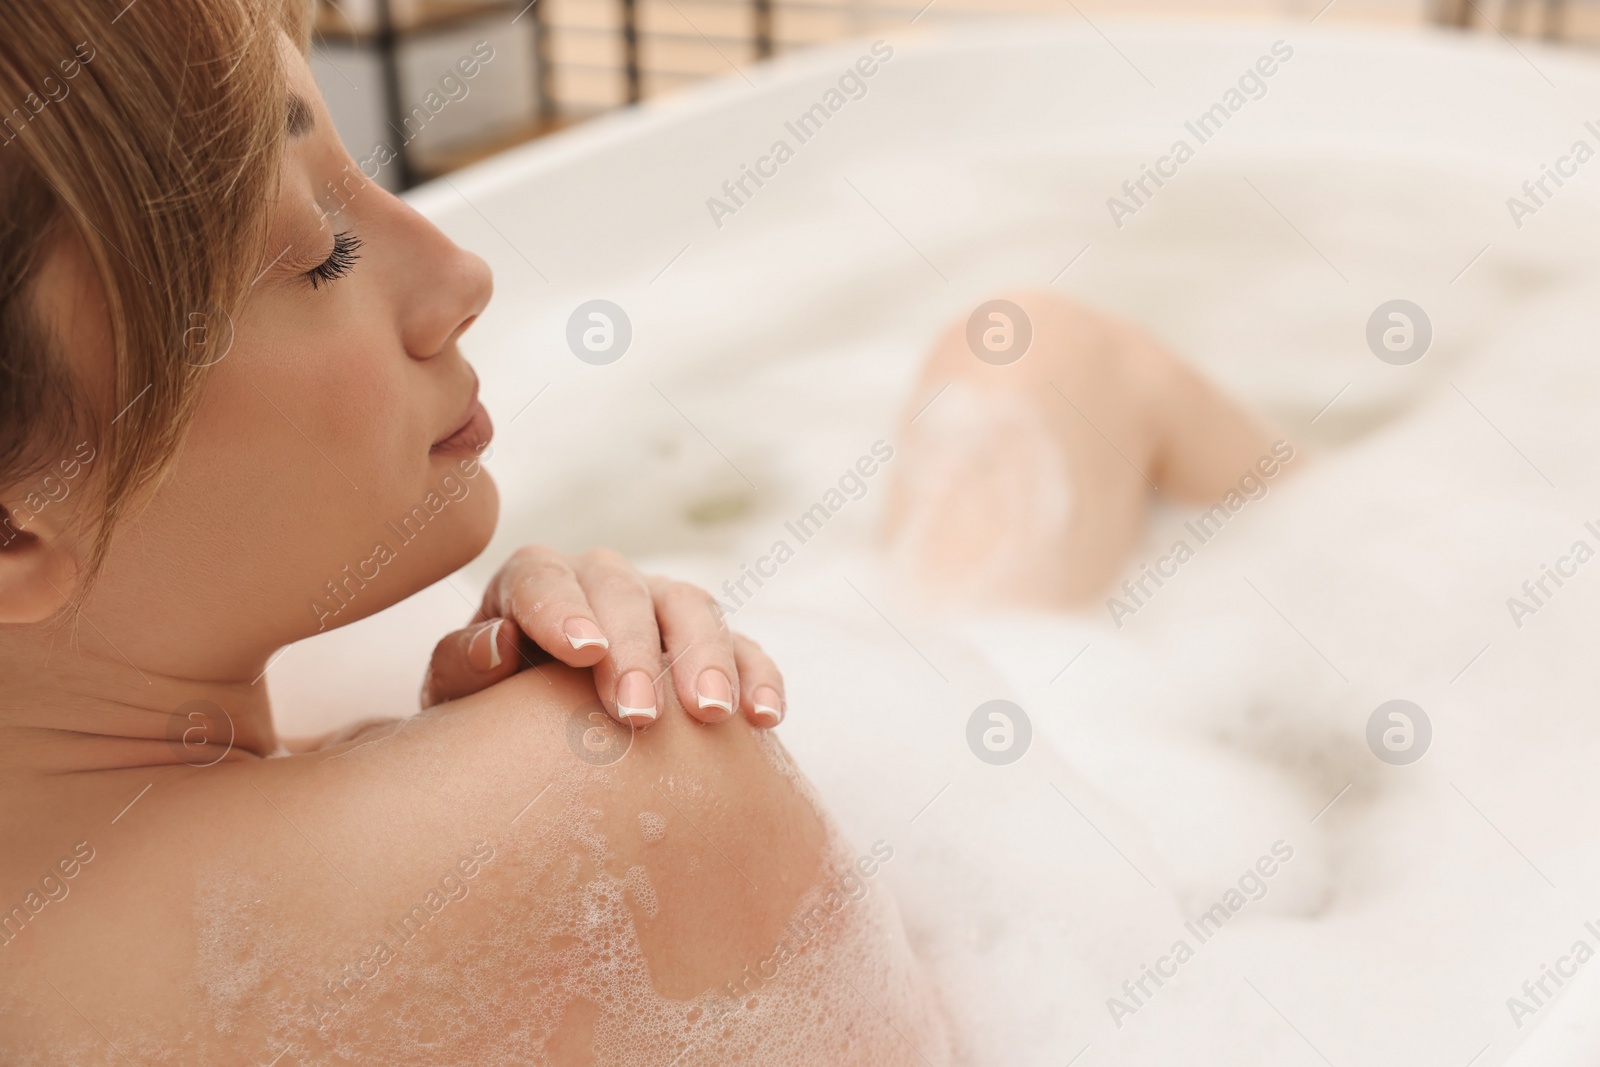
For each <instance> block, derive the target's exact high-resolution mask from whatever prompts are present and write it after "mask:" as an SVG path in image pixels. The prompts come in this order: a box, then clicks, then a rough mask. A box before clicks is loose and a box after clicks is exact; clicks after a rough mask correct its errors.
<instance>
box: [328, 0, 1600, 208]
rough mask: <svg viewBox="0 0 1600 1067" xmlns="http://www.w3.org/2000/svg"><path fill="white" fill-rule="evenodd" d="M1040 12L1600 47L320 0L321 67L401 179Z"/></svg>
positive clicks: (822, 11)
mask: <svg viewBox="0 0 1600 1067" xmlns="http://www.w3.org/2000/svg"><path fill="white" fill-rule="evenodd" d="M1041 15H1044V16H1055V17H1060V18H1066V19H1069V20H1080V21H1083V22H1085V23H1088V24H1089V25H1096V24H1097V23H1099V22H1100V21H1102V20H1106V21H1109V20H1116V19H1128V18H1136V19H1161V20H1180V19H1181V20H1204V21H1213V22H1215V21H1250V20H1254V21H1263V22H1267V21H1274V20H1293V21H1295V22H1299V23H1305V22H1306V21H1308V20H1313V19H1314V20H1315V21H1316V22H1317V23H1318V24H1319V25H1338V24H1346V25H1366V26H1371V25H1388V26H1394V27H1396V28H1397V29H1405V28H1415V27H1419V26H1425V25H1435V26H1443V27H1449V28H1452V29H1455V30H1458V31H1460V32H1467V33H1486V34H1496V35H1500V36H1503V37H1506V38H1540V39H1545V40H1553V41H1564V42H1568V43H1571V44H1573V45H1575V46H1579V47H1594V46H1595V45H1596V44H1600V0H533V2H531V3H530V2H528V0H320V2H319V5H318V13H317V24H316V25H317V34H316V39H315V45H314V57H313V67H314V70H315V72H316V76H317V80H318V83H319V84H320V85H321V87H322V91H323V94H324V95H325V96H326V98H327V100H328V106H329V107H330V108H331V109H332V112H333V117H334V122H335V124H336V125H337V126H338V128H339V132H340V135H341V136H342V137H343V138H344V142H345V144H346V145H347V146H348V147H349V149H350V151H351V154H352V155H353V156H355V158H356V159H357V161H358V162H361V163H363V166H364V170H366V172H367V175H368V177H369V178H374V179H375V180H377V181H379V182H380V183H382V184H383V185H384V186H386V187H387V188H389V189H393V190H401V189H406V188H410V187H411V186H413V185H417V184H419V183H421V182H424V181H427V180H428V179H430V178H435V177H438V176H439V175H441V174H445V173H448V172H450V171H452V170H455V169H458V168H460V167H462V166H465V165H467V164H469V163H472V162H475V161H477V160H479V159H482V158H484V157H486V156H489V155H493V154H494V153H496V152H499V151H502V150H504V149H506V148H509V147H511V146H513V145H516V144H520V143H522V142H524V141H528V140H532V139H534V138H537V137H541V136H544V135H546V134H549V133H551V132H553V131H556V130H559V129H562V128H564V127H567V126H570V125H573V124H575V123H579V122H583V121H585V120H587V119H590V118H593V117H594V116H596V115H600V114H603V113H604V112H607V111H610V110H612V109H615V108H619V107H627V106H629V105H632V104H636V103H639V102H641V101H645V100H649V99H651V98H654V97H659V96H661V95H663V94H669V93H672V92H673V91H675V90H678V89H681V88H683V87H685V86H687V85H691V84H693V83H694V82H697V81H699V80H701V79H704V78H712V77H718V76H723V75H733V76H738V75H740V74H742V73H743V72H744V70H745V68H746V67H748V66H750V65H751V64H753V63H757V62H759V61H760V60H762V59H765V58H768V57H771V56H778V55H783V54H785V53H790V52H794V51H797V50H800V49H805V48H807V47H810V46H812V45H818V44H823V43H826V42H830V41H835V40H839V39H841V38H851V37H862V36H867V35H870V34H874V33H877V32H879V31H880V30H885V29H894V30H896V31H904V29H905V27H906V26H907V25H908V24H909V23H912V22H915V23H916V24H917V25H919V26H928V27H935V26H940V25H943V26H949V25H951V24H958V23H961V22H963V21H983V20H998V19H1007V18H1024V17H1038V16H1041Z"/></svg>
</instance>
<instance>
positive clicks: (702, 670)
mask: <svg viewBox="0 0 1600 1067" xmlns="http://www.w3.org/2000/svg"><path fill="white" fill-rule="evenodd" d="M646 581H647V582H648V584H649V587H650V595H651V596H652V597H653V598H654V599H655V604H656V623H657V625H659V626H660V628H661V644H662V648H663V649H664V650H665V652H666V656H667V662H668V663H670V664H671V666H672V681H673V687H674V688H675V690H676V691H677V694H678V703H680V704H682V705H683V706H684V708H685V709H686V710H687V711H688V712H689V714H690V715H692V716H694V717H695V718H696V719H699V720H700V721H701V722H721V721H723V720H724V719H729V718H732V717H733V713H734V711H735V710H737V708H738V707H739V669H738V664H737V663H736V662H735V660H734V655H733V631H731V630H729V629H728V627H727V624H726V623H724V622H723V621H722V612H720V611H719V610H718V609H717V604H716V601H714V600H712V599H711V594H710V593H707V592H706V591H705V590H704V589H701V588H700V587H699V586H695V585H690V584H689V583H688V582H678V581H673V580H672V579H670V578H662V577H660V576H659V575H652V576H651V577H650V578H648V579H646Z"/></svg>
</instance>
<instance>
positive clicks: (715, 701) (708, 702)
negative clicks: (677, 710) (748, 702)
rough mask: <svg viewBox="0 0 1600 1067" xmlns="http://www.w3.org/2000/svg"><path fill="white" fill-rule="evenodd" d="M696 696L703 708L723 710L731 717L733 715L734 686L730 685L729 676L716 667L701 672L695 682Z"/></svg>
mask: <svg viewBox="0 0 1600 1067" xmlns="http://www.w3.org/2000/svg"><path fill="white" fill-rule="evenodd" d="M694 695H695V698H696V699H697V700H698V701H699V702H700V706H701V707H702V708H721V709H722V710H723V711H725V712H727V713H728V714H729V715H732V714H733V685H732V684H731V683H729V681H728V676H727V675H726V674H723V673H722V672H721V671H719V670H717V669H716V668H715V667H708V668H706V669H705V670H703V671H701V672H700V677H699V678H698V679H696V680H695V694H694Z"/></svg>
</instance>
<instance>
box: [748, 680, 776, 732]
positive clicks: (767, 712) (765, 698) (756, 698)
mask: <svg viewBox="0 0 1600 1067" xmlns="http://www.w3.org/2000/svg"><path fill="white" fill-rule="evenodd" d="M750 703H751V704H753V705H755V710H756V718H758V719H761V720H763V721H765V722H767V723H768V724H770V725H772V726H776V725H778V724H779V723H780V722H782V721H783V698H782V697H780V696H779V695H778V691H777V690H776V689H774V688H772V686H770V685H763V686H757V687H756V691H755V692H754V693H751V694H750Z"/></svg>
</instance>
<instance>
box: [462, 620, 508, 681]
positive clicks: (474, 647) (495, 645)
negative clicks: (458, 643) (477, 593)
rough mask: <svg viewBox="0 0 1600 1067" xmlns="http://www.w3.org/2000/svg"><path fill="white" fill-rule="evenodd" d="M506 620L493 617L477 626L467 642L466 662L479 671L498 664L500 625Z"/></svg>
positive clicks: (491, 668)
mask: <svg viewBox="0 0 1600 1067" xmlns="http://www.w3.org/2000/svg"><path fill="white" fill-rule="evenodd" d="M505 621H506V620H504V619H493V620H491V621H489V622H486V623H484V624H483V625H482V626H480V627H478V630H477V632H476V633H474V634H473V635H472V640H470V641H468V642H467V662H468V663H470V664H471V665H472V666H473V667H474V668H475V669H477V670H480V671H492V670H494V669H495V668H496V667H498V666H500V626H501V624H502V623H504V622H505Z"/></svg>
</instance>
